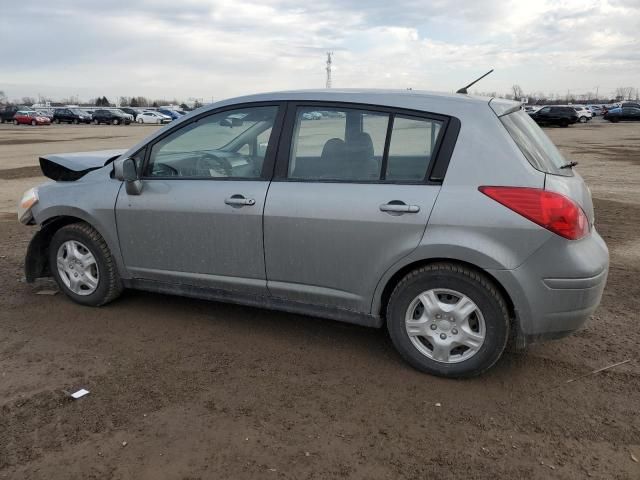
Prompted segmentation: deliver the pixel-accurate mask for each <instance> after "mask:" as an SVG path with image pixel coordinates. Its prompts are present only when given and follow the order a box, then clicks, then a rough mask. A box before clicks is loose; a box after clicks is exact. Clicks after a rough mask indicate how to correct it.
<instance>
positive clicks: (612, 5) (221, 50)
mask: <svg viewBox="0 0 640 480" xmlns="http://www.w3.org/2000/svg"><path fill="white" fill-rule="evenodd" d="M639 24H640V4H639V3H638V2H637V1H636V0H567V1H565V2H562V3H560V2H557V1H551V0H541V1H535V2H532V1H529V2H523V1H516V0H512V1H507V2H504V1H500V0H485V1H483V2H478V1H476V0H473V1H472V0H458V1H454V0H433V1H430V2H424V1H417V0H408V1H396V2H389V1H388V0H387V1H382V0H371V1H368V2H366V4H365V3H363V2H360V1H357V0H316V1H314V2H313V3H309V4H306V3H305V2H299V1H292V0H271V1H257V0H253V1H249V2H236V1H231V0H215V1H214V0H201V1H196V0H183V1H180V2H175V1H170V0H102V1H100V2H91V3H88V2H84V1H80V0H58V1H56V2H48V3H45V2H41V1H37V0H21V1H20V2H11V4H9V5H4V6H3V13H2V15H1V16H0V59H2V70H0V90H5V91H6V93H7V94H8V95H9V96H10V97H19V96H22V95H35V94H36V93H42V94H45V95H59V96H69V95H74V94H78V93H79V94H81V96H84V97H86V98H88V97H89V96H96V95H103V94H106V95H107V96H119V95H126V96H131V95H146V96H157V97H160V96H163V97H171V98H172V97H178V98H187V97H204V98H205V99H207V100H208V99H210V98H223V97H227V96H231V95H239V94H244V93H250V92H256V91H266V90H276V89H287V88H317V87H322V86H323V85H324V73H325V72H324V63H323V62H324V52H325V51H327V50H332V51H334V52H335V59H334V67H335V71H334V85H335V86H338V87H358V86H361V87H391V88H407V87H413V88H424V89H433V90H446V91H451V90H455V89H456V88H458V87H459V86H461V85H462V84H465V83H468V81H470V80H471V79H472V78H474V77H475V76H477V75H479V74H481V73H483V72H484V71H486V70H488V68H490V67H495V68H496V73H494V74H493V75H492V76H490V77H488V78H487V79H485V80H483V83H482V89H483V90H486V91H491V90H497V91H503V92H506V91H508V89H509V87H510V86H511V85H512V84H513V83H519V84H520V85H522V87H523V88H524V89H525V91H527V90H531V91H533V90H536V91H540V90H542V91H545V92H548V91H556V92H564V91H566V90H567V89H571V90H572V91H581V90H582V91H586V90H592V89H593V85H600V86H602V90H601V91H606V90H607V89H609V90H613V89H615V88H616V87H617V86H620V85H623V84H624V85H633V86H636V85H635V84H634V82H637V79H638V78H640V62H639V61H638V54H637V52H638V51H640V48H639V47H640V36H639V35H637V26H638V25H639Z"/></svg>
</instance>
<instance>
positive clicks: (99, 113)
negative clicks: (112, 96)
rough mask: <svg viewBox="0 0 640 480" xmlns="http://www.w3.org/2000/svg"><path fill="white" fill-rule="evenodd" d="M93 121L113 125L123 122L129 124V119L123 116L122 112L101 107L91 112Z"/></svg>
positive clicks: (97, 123)
mask: <svg viewBox="0 0 640 480" xmlns="http://www.w3.org/2000/svg"><path fill="white" fill-rule="evenodd" d="M93 123H95V124H96V125H99V124H101V123H111V124H113V125H120V124H123V123H124V124H125V125H129V124H130V123H131V120H130V119H129V117H127V116H125V114H124V113H120V112H118V111H117V110H107V109H101V110H96V111H95V112H93Z"/></svg>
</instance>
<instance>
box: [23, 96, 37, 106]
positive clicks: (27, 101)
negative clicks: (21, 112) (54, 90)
mask: <svg viewBox="0 0 640 480" xmlns="http://www.w3.org/2000/svg"><path fill="white" fill-rule="evenodd" d="M22 103H23V104H24V105H28V106H31V105H33V104H34V103H36V99H35V98H33V97H22Z"/></svg>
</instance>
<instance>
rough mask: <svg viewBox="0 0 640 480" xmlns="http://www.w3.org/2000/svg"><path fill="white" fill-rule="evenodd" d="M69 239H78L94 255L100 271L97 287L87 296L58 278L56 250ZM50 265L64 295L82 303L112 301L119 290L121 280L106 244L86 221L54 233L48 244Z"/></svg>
mask: <svg viewBox="0 0 640 480" xmlns="http://www.w3.org/2000/svg"><path fill="white" fill-rule="evenodd" d="M68 240H75V241H77V242H80V243H81V244H82V245H83V246H85V247H86V248H87V249H88V250H89V251H90V252H91V253H92V254H93V256H94V258H95V260H96V264H97V266H98V272H99V274H98V286H97V287H96V289H95V291H94V292H93V293H91V294H89V295H79V294H77V293H74V292H73V291H72V290H70V289H69V288H68V287H67V286H66V285H65V284H64V282H63V281H62V279H61V278H60V273H59V272H58V268H57V253H58V249H59V248H60V246H61V245H62V244H63V243H64V242H66V241H68ZM49 268H50V270H51V274H52V275H53V278H55V280H56V282H57V283H58V286H59V287H60V289H61V290H62V291H63V292H64V293H65V294H66V295H67V297H69V298H70V299H71V300H73V301H74V302H76V303H79V304H81V305H89V306H92V307H99V306H101V305H104V304H106V303H109V302H111V301H113V300H115V299H116V298H117V297H118V296H120V294H121V293H122V289H123V287H122V281H121V280H120V276H119V275H118V270H117V268H116V264H115V261H114V259H113V257H112V256H111V252H110V250H109V247H108V246H107V243H106V242H105V241H104V239H103V238H102V236H101V235H100V234H99V233H98V232H97V231H96V230H95V229H94V228H93V227H91V226H90V225H89V224H87V223H84V222H81V223H72V224H70V225H66V226H64V227H62V228H61V229H60V230H58V231H57V232H56V233H55V234H54V235H53V238H52V239H51V244H50V245H49Z"/></svg>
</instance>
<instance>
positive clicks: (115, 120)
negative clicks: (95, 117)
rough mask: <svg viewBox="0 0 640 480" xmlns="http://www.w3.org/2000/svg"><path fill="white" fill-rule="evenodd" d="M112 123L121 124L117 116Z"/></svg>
mask: <svg viewBox="0 0 640 480" xmlns="http://www.w3.org/2000/svg"><path fill="white" fill-rule="evenodd" d="M111 123H113V124H114V125H119V124H120V120H118V119H117V118H114V119H113V122H111Z"/></svg>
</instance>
